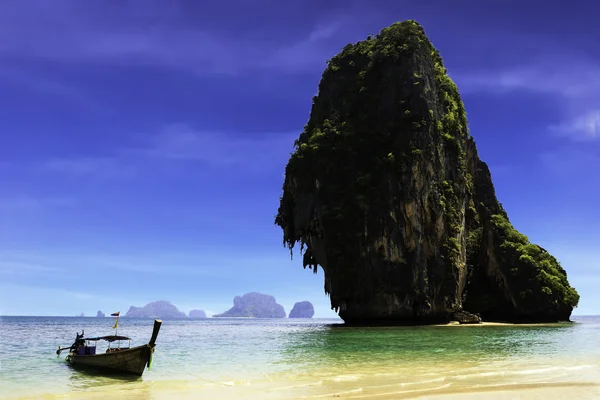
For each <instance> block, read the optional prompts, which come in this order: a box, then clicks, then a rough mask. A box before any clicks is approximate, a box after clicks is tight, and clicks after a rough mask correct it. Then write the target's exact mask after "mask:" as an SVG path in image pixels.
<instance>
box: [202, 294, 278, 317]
mask: <svg viewBox="0 0 600 400" xmlns="http://www.w3.org/2000/svg"><path fill="white" fill-rule="evenodd" d="M285 316H286V313H285V310H284V309H283V306H282V305H281V304H277V302H276V301H275V297H273V296H270V295H268V294H262V293H257V292H250V293H246V294H245V295H243V296H241V297H240V296H235V297H234V299H233V307H232V308H230V309H229V310H227V311H225V312H224V313H222V314H217V315H213V317H216V318H218V317H250V318H285Z"/></svg>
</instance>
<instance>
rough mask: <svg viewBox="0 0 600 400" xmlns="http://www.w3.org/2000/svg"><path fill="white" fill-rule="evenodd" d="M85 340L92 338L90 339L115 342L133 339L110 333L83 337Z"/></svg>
mask: <svg viewBox="0 0 600 400" xmlns="http://www.w3.org/2000/svg"><path fill="white" fill-rule="evenodd" d="M83 340H90V341H97V340H106V341H107V342H114V341H116V340H131V338H128V337H127V336H116V335H110V336H98V337H91V338H83Z"/></svg>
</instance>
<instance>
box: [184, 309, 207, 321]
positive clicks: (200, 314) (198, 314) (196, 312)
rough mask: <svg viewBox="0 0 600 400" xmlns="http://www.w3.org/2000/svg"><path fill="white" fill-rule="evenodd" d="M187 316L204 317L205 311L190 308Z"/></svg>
mask: <svg viewBox="0 0 600 400" xmlns="http://www.w3.org/2000/svg"><path fill="white" fill-rule="evenodd" d="M188 317H190V318H194V319H205V318H206V313H205V312H204V310H192V311H190V312H189V314H188Z"/></svg>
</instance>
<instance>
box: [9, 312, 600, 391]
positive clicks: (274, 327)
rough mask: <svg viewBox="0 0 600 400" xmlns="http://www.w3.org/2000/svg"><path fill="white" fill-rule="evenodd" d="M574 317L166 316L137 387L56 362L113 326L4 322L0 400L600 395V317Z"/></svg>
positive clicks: (50, 320) (144, 324) (147, 324)
mask: <svg viewBox="0 0 600 400" xmlns="http://www.w3.org/2000/svg"><path fill="white" fill-rule="evenodd" d="M572 319H573V323H558V324H535V325H533V324H532V325H495V324H492V325H482V326H411V327H347V326H344V325H343V324H342V323H341V320H339V319H329V318H315V319H289V318H281V319H251V318H207V319H164V320H163V321H164V322H163V326H162V328H161V330H160V333H159V335H158V339H157V342H156V343H157V347H156V351H155V353H154V360H153V365H152V368H151V369H149V370H146V371H145V372H144V375H143V376H142V377H141V378H136V379H131V378H119V377H101V376H96V375H93V374H89V373H85V372H80V371H77V370H74V369H72V368H71V367H70V366H69V365H67V363H66V362H65V361H64V354H63V355H61V356H57V355H56V354H55V351H56V349H57V348H58V346H59V345H60V346H63V347H64V346H69V345H70V344H71V343H72V342H73V340H74V338H75V334H76V332H79V333H80V332H81V330H82V329H83V330H84V331H85V333H86V335H94V336H96V335H108V334H113V333H114V330H113V329H112V324H113V320H112V319H107V318H97V317H91V316H90V317H71V316H66V317H39V316H37V317H35V316H2V317H0V398H2V399H11V400H12V399H35V398H41V397H43V398H44V399H58V398H64V396H65V395H67V396H68V397H69V398H83V399H88V398H103V399H104V398H123V397H126V398H133V399H163V398H165V399H166V398H173V397H175V398H210V399H213V398H214V399H229V398H245V399H250V398H252V399H259V398H260V399H300V398H326V397H338V398H348V399H352V398H355V399H359V398H377V399H388V398H389V399H392V398H428V399H429V398H437V397H432V396H442V398H446V397H448V396H449V397H448V398H455V397H454V396H459V397H456V398H464V396H468V395H470V394H478V395H480V396H483V395H485V394H488V395H489V394H495V395H494V396H497V395H499V393H504V392H506V393H513V394H515V393H518V395H519V396H525V395H526V394H527V393H530V394H532V395H533V394H536V393H537V394H538V395H540V394H541V393H545V392H544V391H549V394H545V395H544V396H545V397H548V398H561V397H560V396H562V395H563V394H564V393H565V392H564V391H566V390H568V391H569V393H574V396H573V397H576V398H597V397H598V396H600V350H599V349H598V346H596V345H595V344H596V342H597V338H598V337H599V334H600V316H573V318H572ZM151 332H152V319H150V318H148V319H146V318H123V319H121V321H120V323H119V334H120V335H126V336H129V337H131V338H132V345H140V344H143V343H146V342H147V341H148V340H149V338H150V335H151ZM101 346H102V345H101ZM100 348H101V347H100ZM552 396H554V397H552ZM489 398H504V397H489ZM506 398H515V397H506ZM516 398H527V397H516Z"/></svg>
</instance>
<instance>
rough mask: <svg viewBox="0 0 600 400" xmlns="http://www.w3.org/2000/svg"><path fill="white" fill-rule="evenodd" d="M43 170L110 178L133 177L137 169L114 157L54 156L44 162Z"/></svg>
mask: <svg viewBox="0 0 600 400" xmlns="http://www.w3.org/2000/svg"><path fill="white" fill-rule="evenodd" d="M41 168H42V170H44V171H47V172H58V173H63V174H68V175H74V176H83V175H97V176H103V177H109V178H131V177H133V176H134V175H135V172H136V171H135V169H134V168H133V167H132V166H130V165H125V164H124V163H122V162H119V161H118V160H117V159H115V158H112V157H75V158H53V159H50V160H48V161H47V162H45V163H43V165H42V166H41Z"/></svg>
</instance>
